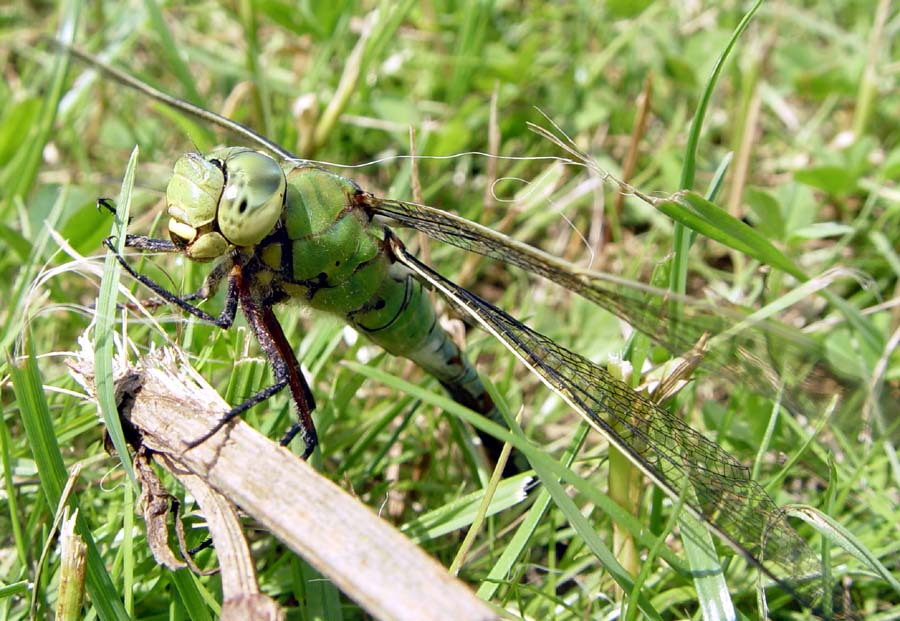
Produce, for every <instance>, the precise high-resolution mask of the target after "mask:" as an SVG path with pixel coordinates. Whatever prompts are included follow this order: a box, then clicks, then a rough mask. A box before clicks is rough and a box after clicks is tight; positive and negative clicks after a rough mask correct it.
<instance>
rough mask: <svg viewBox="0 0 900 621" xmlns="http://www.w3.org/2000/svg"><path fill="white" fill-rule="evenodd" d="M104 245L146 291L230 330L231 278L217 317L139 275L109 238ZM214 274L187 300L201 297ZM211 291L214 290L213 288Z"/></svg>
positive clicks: (233, 287)
mask: <svg viewBox="0 0 900 621" xmlns="http://www.w3.org/2000/svg"><path fill="white" fill-rule="evenodd" d="M128 237H131V236H130V235H129V236H128ZM135 238H140V236H135ZM141 239H144V240H150V241H159V242H162V241H164V240H153V239H152V238H149V237H148V238H141ZM128 241H129V240H128V238H126V244H127V243H128ZM104 243H105V244H106V246H107V247H108V248H109V249H110V250H112V251H113V253H115V255H116V260H117V261H118V262H119V264H120V265H121V266H122V268H123V269H124V270H125V271H126V272H128V274H129V275H130V276H131V277H132V278H134V279H135V280H137V281H138V282H140V283H141V284H142V285H144V286H145V287H147V288H148V289H150V290H151V291H153V293H155V294H156V295H157V296H159V298H161V299H162V300H164V301H166V302H168V303H170V304H174V305H175V306H177V307H178V308H180V309H182V310H184V311H186V312H188V313H190V314H191V315H193V316H194V317H197V318H199V319H202V320H203V321H208V322H209V323H212V324H214V325H217V326H219V327H220V328H223V329H227V328H230V327H231V324H232V323H234V316H235V314H236V313H237V289H236V283H235V282H234V278H233V277H232V278H229V279H228V293H227V295H226V299H225V308H224V309H223V310H222V312H221V314H219V315H218V316H215V315H211V314H210V313H207V312H206V311H204V310H203V309H200V308H197V307H196V306H194V305H193V304H190V303H189V302H188V301H187V300H186V299H185V298H182V297H180V296H177V295H175V294H174V293H172V292H171V291H169V290H168V289H166V288H165V287H163V286H162V285H160V284H159V283H157V282H156V281H154V280H153V279H152V278H148V277H147V276H145V275H144V274H141V273H140V272H138V271H137V270H136V269H134V268H133V267H132V266H131V265H130V264H129V263H128V261H126V260H125V257H123V256H122V255H120V254H119V253H118V252H116V249H115V247H114V246H113V245H112V241H111V240H110V239H109V238H107V239H106V240H104ZM169 243H170V244H171V242H169ZM130 247H133V248H141V249H143V248H144V247H143V246H140V245H134V246H130ZM173 247H174V246H173ZM216 274H217V270H213V272H212V273H211V274H210V277H209V278H207V283H206V284H204V286H203V288H201V289H200V291H198V292H197V293H195V294H191V295H190V296H186V297H187V298H188V299H196V298H195V297H194V296H200V295H202V293H203V291H204V289H207V290H208V287H209V284H208V283H209V281H210V278H212V277H213V276H215V275H216ZM217 278H218V279H219V280H221V279H222V278H224V271H223V272H221V273H220V274H219V275H218V277H217ZM217 285H218V282H216V283H215V286H217ZM213 290H214V288H213Z"/></svg>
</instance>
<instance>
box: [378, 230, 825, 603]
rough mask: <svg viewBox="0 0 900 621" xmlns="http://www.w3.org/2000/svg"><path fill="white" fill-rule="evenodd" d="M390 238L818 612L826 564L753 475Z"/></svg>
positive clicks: (626, 450) (406, 259)
mask: <svg viewBox="0 0 900 621" xmlns="http://www.w3.org/2000/svg"><path fill="white" fill-rule="evenodd" d="M390 239H391V242H392V247H393V251H394V254H395V256H397V258H398V260H400V261H401V262H402V263H403V264H405V265H406V266H407V267H409V268H410V269H411V270H412V271H413V272H415V273H416V274H417V275H418V276H419V277H421V278H422V279H423V280H425V281H427V282H428V283H430V284H431V285H432V286H434V287H435V288H436V289H438V290H439V291H441V292H442V293H443V294H444V295H445V296H446V297H447V298H449V299H450V300H451V301H453V302H454V303H455V304H456V305H458V306H459V307H460V308H461V309H463V310H464V311H465V312H466V313H467V314H469V315H470V316H471V317H472V318H473V319H475V320H476V321H477V322H478V323H479V324H480V325H481V326H482V327H483V328H485V329H486V330H487V331H488V332H490V333H491V334H493V335H494V336H495V337H496V338H497V339H499V340H500V341H501V342H502V343H503V344H504V345H505V346H506V347H507V348H508V349H509V350H510V351H512V352H513V353H514V354H515V355H516V357H517V358H518V359H519V360H520V361H521V362H522V363H523V364H524V365H525V366H526V367H528V368H529V369H530V370H531V371H532V372H533V373H535V374H536V375H537V376H538V377H540V379H541V380H542V381H543V382H544V383H545V384H546V385H547V386H548V387H549V388H550V389H552V390H553V391H554V392H555V393H557V394H558V395H559V396H560V397H561V398H563V399H564V400H565V401H566V402H567V403H568V404H569V405H570V406H571V407H572V408H573V409H575V411H577V412H578V413H579V414H580V415H581V416H583V417H584V418H585V419H586V420H587V422H588V423H590V425H591V426H593V427H594V428H595V429H596V430H597V431H599V432H600V433H601V434H603V435H604V436H605V437H606V439H607V440H608V441H609V442H610V444H612V445H613V446H615V447H616V448H618V449H619V450H620V451H621V452H622V453H623V454H625V455H627V456H628V457H629V459H630V460H631V461H632V463H634V464H635V466H637V467H638V468H640V470H641V471H643V473H644V474H645V475H646V476H647V477H649V478H650V479H651V480H652V481H653V482H654V483H655V484H656V485H658V486H659V487H660V488H661V489H662V490H663V491H665V492H666V493H667V494H668V495H669V496H671V497H672V498H675V499H678V498H679V497H680V495H681V494H682V493H685V494H686V498H685V500H686V502H685V505H686V506H687V507H689V509H690V511H691V513H692V514H693V515H694V516H695V517H697V518H698V519H700V520H701V521H703V522H704V523H706V524H707V525H708V526H709V527H710V528H711V529H712V530H713V531H714V532H715V533H717V534H718V535H719V536H720V537H722V539H724V540H725V541H726V542H727V543H728V544H729V545H730V546H731V547H732V548H734V549H735V550H736V551H737V552H738V553H740V554H741V555H742V556H744V557H745V558H746V559H747V560H748V561H749V562H750V563H752V564H753V565H755V566H756V567H758V568H759V569H760V570H762V571H763V572H764V573H765V574H766V575H768V576H769V577H770V578H772V579H773V580H775V581H776V582H777V583H778V584H779V585H780V586H781V587H782V588H783V589H785V590H786V591H787V592H788V593H790V594H791V595H792V596H793V597H795V598H796V599H797V600H798V601H799V602H800V603H802V604H803V605H805V606H807V607H809V608H811V609H816V607H817V606H818V605H819V603H820V600H821V598H822V594H823V593H824V592H825V591H824V589H822V588H821V583H820V581H819V580H811V581H810V580H809V578H810V577H812V576H817V575H819V574H820V573H821V569H822V568H821V563H820V562H819V560H818V558H817V557H816V555H815V554H814V553H813V551H812V550H811V549H810V548H809V546H808V545H807V544H806V542H805V541H804V540H803V539H802V538H801V537H800V536H799V534H797V532H796V531H795V530H794V529H793V528H792V527H791V526H790V525H789V524H788V523H787V521H786V519H785V516H784V513H783V512H782V511H781V510H780V509H779V508H778V507H777V506H776V505H775V503H774V501H773V500H772V499H771V498H770V497H769V496H768V494H766V492H765V490H764V489H763V488H762V487H761V486H760V485H759V484H758V483H756V482H755V481H753V480H751V479H750V473H749V471H748V469H747V468H746V467H744V466H742V465H741V464H740V463H739V462H738V461H736V460H735V459H734V458H733V457H731V456H730V455H729V454H728V453H726V452H725V451H724V450H723V449H721V448H720V447H719V446H718V445H717V444H715V443H714V442H712V441H710V440H709V439H707V438H706V437H704V436H703V435H701V434H700V433H698V432H697V431H695V430H694V429H692V428H691V427H690V426H689V425H687V424H686V423H685V422H684V421H683V420H681V419H680V418H679V417H678V416H676V415H674V414H672V413H670V412H668V411H666V410H664V409H662V408H660V407H659V406H657V405H656V404H655V403H653V402H652V401H650V400H649V399H648V398H647V397H644V396H642V395H641V394H639V393H636V392H635V391H634V390H632V389H631V388H630V387H629V386H628V385H627V384H625V383H623V382H621V381H620V380H618V379H616V378H615V377H613V376H612V375H610V374H609V373H608V372H607V371H606V370H605V369H603V368H602V367H600V366H598V365H596V364H594V363H593V362H591V361H590V360H588V359H586V358H584V357H583V356H580V355H578V354H576V353H574V352H572V351H569V350H567V349H565V348H564V347H562V346H560V345H558V344H556V343H554V342H553V341H552V340H550V339H549V338H547V337H546V336H543V335H542V334H539V333H537V332H535V331H534V330H531V329H530V328H528V327H527V326H525V325H523V324H522V323H520V322H518V321H516V320H515V319H514V318H512V317H511V316H509V315H508V314H506V313H505V312H504V311H502V310H500V309H498V308H497V307H495V306H493V305H491V304H490V303H488V302H486V301H485V300H482V299H481V298H479V297H478V296H477V295H475V294H473V293H471V292H469V291H467V290H466V289H464V288H462V287H460V286H458V285H456V284H454V283H453V282H451V281H449V280H447V279H446V278H444V277H443V276H441V275H440V274H438V273H437V272H435V271H434V270H432V269H431V268H429V267H428V266H426V265H425V264H423V263H421V262H420V261H418V260H417V259H416V258H415V257H413V256H412V255H410V254H409V253H408V252H407V251H406V250H405V248H403V246H402V244H401V243H400V242H399V241H398V240H397V239H396V238H394V237H391V238H390ZM682 490H685V491H684V492H682ZM804 579H805V580H806V581H805V582H803V583H802V584H801V583H800V582H802V581H803V580H804Z"/></svg>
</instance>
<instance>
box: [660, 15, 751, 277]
mask: <svg viewBox="0 0 900 621" xmlns="http://www.w3.org/2000/svg"><path fill="white" fill-rule="evenodd" d="M760 6H762V0H757V1H756V3H755V4H754V5H753V6H752V7H751V8H750V10H749V11H747V13H746V14H745V15H744V17H743V18H742V19H741V21H740V23H738V25H737V27H736V28H735V29H734V32H732V34H731V38H730V39H729V40H728V44H727V45H726V46H725V49H723V50H722V53H721V54H719V58H718V59H717V60H716V65H715V67H714V68H713V72H712V74H711V75H710V76H709V79H708V80H707V81H706V85H705V87H704V88H703V92H702V93H701V95H700V101H699V103H698V104H697V111H696V112H695V113H694V118H693V120H692V121H691V129H690V132H688V139H687V144H686V145H685V147H684V162H683V164H682V168H681V180H680V182H679V185H678V187H679V189H681V190H692V189H693V188H694V176H695V171H696V168H697V146H698V145H699V144H700V134H701V132H702V131H703V121H704V120H705V119H706V113H707V110H708V109H709V102H710V99H711V98H712V94H713V91H714V90H715V88H716V84H717V83H718V81H719V76H720V75H721V74H722V69H723V68H724V66H725V62H726V61H727V60H728V57H729V56H730V55H731V51H732V50H733V49H734V46H735V45H736V44H737V41H738V39H739V38H740V36H741V34H742V33H743V32H744V30H746V28H747V26H748V25H749V24H750V20H751V19H753V16H754V15H755V14H756V11H757V10H759V7H760ZM672 235H673V241H672V247H673V249H674V257H673V268H672V271H671V273H670V275H669V276H670V279H671V280H670V283H669V288H670V289H671V290H672V291H674V292H676V293H685V291H686V287H687V264H688V259H687V255H688V251H689V250H690V247H691V236H690V234H689V233H688V231H687V230H685V228H684V226H682V224H681V223H678V224H676V225H675V230H674V231H673V233H672Z"/></svg>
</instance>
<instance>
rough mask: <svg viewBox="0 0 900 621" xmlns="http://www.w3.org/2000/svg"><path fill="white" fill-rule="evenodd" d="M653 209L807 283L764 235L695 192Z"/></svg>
mask: <svg viewBox="0 0 900 621" xmlns="http://www.w3.org/2000/svg"><path fill="white" fill-rule="evenodd" d="M656 206H657V208H658V209H659V210H660V211H662V212H663V213H664V214H666V215H667V216H669V217H670V218H672V219H673V220H675V221H676V222H679V223H681V224H683V225H684V226H686V227H688V228H690V229H692V230H694V231H696V232H697V233H699V234H701V235H704V236H706V237H708V238H710V239H714V240H716V241H717V242H720V243H722V244H724V245H726V246H728V247H729V248H734V249H735V250H737V251H739V252H742V253H744V254H746V255H747V256H750V257H753V258H754V259H757V260H758V261H761V262H763V263H765V264H766V265H771V266H772V267H777V268H778V269H780V270H782V271H784V272H787V273H788V274H790V275H792V276H794V277H795V278H797V279H798V280H801V281H804V282H805V281H807V280H809V277H808V276H807V275H806V274H805V273H803V270H801V269H800V268H799V267H797V266H796V265H795V264H794V262H793V261H791V260H790V259H788V258H787V257H786V256H785V255H784V253H782V252H781V251H780V250H778V249H777V248H776V247H775V246H774V245H773V244H772V242H770V241H769V240H768V238H766V237H765V236H764V235H763V234H761V233H760V232H759V231H757V230H756V229H754V228H753V227H751V226H750V225H748V224H746V223H744V222H742V221H741V220H738V219H737V218H735V217H734V216H732V215H730V214H729V213H728V212H727V211H725V210H724V209H722V208H721V207H719V206H718V205H716V204H715V203H711V202H710V201H708V200H706V199H705V198H703V197H702V196H701V195H699V194H697V193H696V192H692V191H683V192H678V193H677V194H674V195H673V196H672V197H670V198H668V199H666V200H662V201H659V202H658V203H657V204H656Z"/></svg>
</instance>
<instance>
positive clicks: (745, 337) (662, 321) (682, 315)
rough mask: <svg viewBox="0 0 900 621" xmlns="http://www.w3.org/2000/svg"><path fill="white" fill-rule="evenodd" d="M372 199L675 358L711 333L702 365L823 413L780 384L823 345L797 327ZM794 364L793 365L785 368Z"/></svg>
mask: <svg viewBox="0 0 900 621" xmlns="http://www.w3.org/2000/svg"><path fill="white" fill-rule="evenodd" d="M367 200H368V208H369V209H370V211H371V212H372V213H373V214H375V215H379V216H382V217H385V218H388V219H390V220H391V221H392V222H394V223H395V224H397V225H400V226H406V227H410V228H413V229H416V230H419V231H422V232H423V233H425V234H426V235H428V236H429V237H432V238H434V239H437V240H440V241H442V242H445V243H448V244H451V245H454V246H457V247H460V248H463V249H465V250H469V251H471V252H475V253H478V254H481V255H484V256H487V257H491V258H493V259H497V260H500V261H504V262H506V263H510V264H513V265H516V266H517V267H520V268H522V269H524V270H526V271H528V272H531V273H533V274H537V275H540V276H543V277H545V278H547V279H548V280H550V281H552V282H554V283H556V284H558V285H560V286H562V287H565V288H566V289H569V290H570V291H573V292H575V293H577V294H579V295H581V296H582V297H584V298H586V299H588V300H590V301H591V302H593V303H594V304H597V305H598V306H600V307H601V308H603V309H605V310H607V311H609V312H611V313H613V314H615V315H616V316H618V317H619V318H621V319H623V320H624V321H626V322H627V323H629V324H630V325H631V326H632V327H633V328H634V329H635V330H637V331H639V332H641V333H643V334H645V335H647V336H648V337H650V339H652V340H653V341H654V342H656V343H657V344H658V345H660V346H662V347H664V348H665V349H667V350H668V351H670V352H671V353H672V354H673V355H675V356H680V355H684V354H686V353H688V352H690V351H691V350H692V349H693V348H694V347H695V346H696V345H697V343H699V342H701V341H702V340H704V339H706V338H708V337H712V338H711V339H710V345H709V348H708V349H707V350H706V351H705V353H704V356H703V359H702V361H701V362H700V366H701V367H703V368H705V369H707V370H711V371H715V372H717V373H720V374H721V373H724V374H725V375H726V376H728V377H729V378H730V379H732V380H733V381H735V382H736V383H739V384H741V385H745V386H749V387H750V388H751V389H753V390H754V391H756V392H758V393H760V394H763V395H766V396H768V397H772V398H775V397H776V396H778V395H780V394H781V395H783V401H785V403H786V405H787V406H788V407H790V408H791V409H793V410H795V411H801V412H804V413H807V414H813V413H814V412H817V411H821V407H820V406H819V405H817V404H815V403H813V401H812V400H811V399H810V397H809V396H808V395H809V394H811V391H809V390H808V388H809V387H808V386H805V385H803V383H802V381H801V382H798V383H797V385H795V386H783V385H782V381H783V380H784V379H785V378H788V379H796V378H798V377H803V376H804V375H806V374H807V373H808V372H809V365H808V364H804V363H802V361H808V360H813V361H815V360H818V359H821V357H822V348H821V346H820V345H819V344H818V343H816V342H815V341H814V340H813V339H810V338H807V337H804V336H803V335H801V334H798V332H797V330H794V329H790V328H788V327H787V326H784V325H783V324H780V323H778V322H775V321H771V320H759V319H756V318H755V317H754V316H752V315H751V314H749V313H748V312H747V311H746V310H744V309H741V308H739V307H736V306H729V305H728V304H727V303H722V302H717V303H715V304H712V303H708V302H705V301H702V300H697V299H695V298H691V297H689V296H679V295H677V294H674V293H672V292H669V291H665V290H662V289H658V288H655V287H651V286H647V285H642V284H640V283H634V282H632V281H629V280H627V279H623V278H618V277H616V276H613V275H610V274H603V273H599V272H594V271H590V270H586V269H583V268H580V267H578V266H575V265H572V264H571V263H568V262H566V261H562V260H560V259H558V258H557V257H554V256H553V255H550V254H548V253H546V252H543V251H542V250H539V249H537V248H534V247H533V246H530V245H528V244H525V243H523V242H520V241H518V240H515V239H513V238H510V237H508V236H506V235H504V234H502V233H498V232H497V231H494V230H492V229H490V228H488V227H485V226H482V225H480V224H477V223H475V222H471V221H469V220H467V219H465V218H462V217H460V216H457V215H455V214H452V213H449V212H446V211H443V210H440V209H437V208H434V207H429V206H426V205H419V204H416V203H409V202H405V201H398V200H391V199H380V198H375V197H368V198H367ZM676 302H677V303H676ZM773 344H777V347H775V348H774V349H776V350H777V354H778V356H779V369H775V368H774V366H773V364H772V362H771V360H772V355H771V354H773V353H774V352H773ZM791 355H793V356H794V359H792V358H791ZM801 358H802V361H801V360H800V359H801ZM797 363H800V364H797ZM789 365H793V366H791V367H790V369H788V368H786V367H788V366H789ZM801 366H802V368H801ZM801 370H802V371H803V372H802V373H801ZM830 396H831V395H829V397H830Z"/></svg>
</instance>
